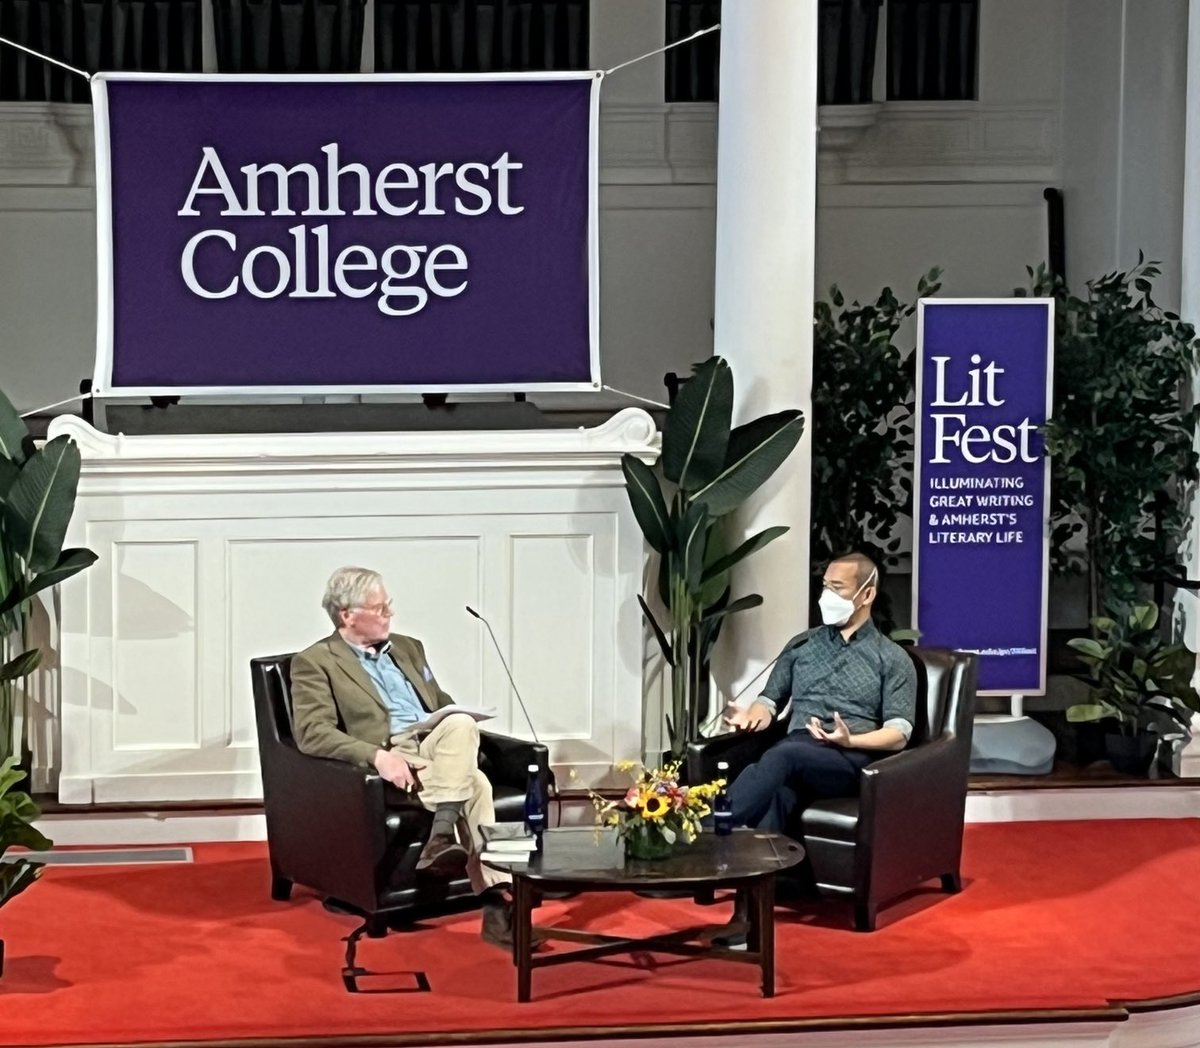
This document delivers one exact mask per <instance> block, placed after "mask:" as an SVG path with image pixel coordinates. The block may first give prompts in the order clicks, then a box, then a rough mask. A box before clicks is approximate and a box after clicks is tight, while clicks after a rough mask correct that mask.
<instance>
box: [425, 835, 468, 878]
mask: <svg viewBox="0 0 1200 1048" xmlns="http://www.w3.org/2000/svg"><path fill="white" fill-rule="evenodd" d="M466 870H467V849H466V848H464V847H463V846H462V845H461V844H459V843H458V838H457V837H455V836H454V834H452V833H435V834H434V835H433V836H432V837H430V838H429V840H428V841H426V842H425V847H424V848H422V849H421V856H420V858H418V859H417V872H418V873H420V874H424V875H425V876H427V877H436V878H438V879H440V880H447V881H448V880H453V879H454V878H455V877H461V876H462V875H463V874H464V873H466Z"/></svg>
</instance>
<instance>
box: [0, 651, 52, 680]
mask: <svg viewBox="0 0 1200 1048" xmlns="http://www.w3.org/2000/svg"><path fill="white" fill-rule="evenodd" d="M41 661H42V649H41V648H30V649H29V651H23V652H21V654H20V655H18V656H17V657H16V658H15V659H10V660H9V661H8V662H6V663H5V664H4V665H3V666H0V681H6V680H20V679H21V678H22V677H28V676H29V674H31V673H32V672H33V671H34V670H36V669H37V668H38V664H39V663H40V662H41Z"/></svg>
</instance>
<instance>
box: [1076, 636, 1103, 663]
mask: <svg viewBox="0 0 1200 1048" xmlns="http://www.w3.org/2000/svg"><path fill="white" fill-rule="evenodd" d="M1067 647H1068V648H1074V649H1075V650H1076V651H1077V652H1079V653H1080V654H1081V655H1086V656H1087V657H1088V658H1090V659H1103V658H1105V657H1106V655H1107V653H1108V649H1107V648H1106V647H1104V646H1103V645H1102V644H1101V643H1100V642H1099V641H1098V640H1093V639H1092V638H1091V637H1072V638H1071V639H1070V640H1069V641H1067Z"/></svg>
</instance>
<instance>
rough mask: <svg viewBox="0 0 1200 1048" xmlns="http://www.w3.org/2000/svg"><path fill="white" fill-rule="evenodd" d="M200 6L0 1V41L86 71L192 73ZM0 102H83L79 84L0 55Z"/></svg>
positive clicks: (165, 0) (20, 57)
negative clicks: (5, 39)
mask: <svg viewBox="0 0 1200 1048" xmlns="http://www.w3.org/2000/svg"><path fill="white" fill-rule="evenodd" d="M200 8H201V0H0V36H5V37H8V38H9V39H11V40H18V41H20V42H21V43H23V44H26V45H27V46H29V47H31V48H33V49H34V50H37V51H41V52H43V53H44V54H48V55H51V56H53V57H54V58H58V59H60V60H61V61H63V62H66V63H68V64H69V65H73V66H76V67H77V68H80V69H85V70H89V71H92V70H97V69H109V70H140V71H147V72H198V71H199V70H200V64H201V50H200V18H201V16H200ZM0 99H2V100H5V101H20V102H28V101H49V102H86V101H88V99H89V94H88V87H87V83H86V82H85V81H84V80H83V78H82V77H78V76H76V75H75V74H73V73H68V72H66V71H65V70H63V69H59V68H58V67H56V66H52V65H50V64H49V63H48V62H43V61H41V60H40V59H37V58H34V57H33V56H31V55H26V54H23V53H22V52H19V51H16V50H14V49H12V48H0Z"/></svg>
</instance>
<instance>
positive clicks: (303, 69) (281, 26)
mask: <svg viewBox="0 0 1200 1048" xmlns="http://www.w3.org/2000/svg"><path fill="white" fill-rule="evenodd" d="M365 6H366V0H213V30H214V35H215V38H216V45H217V69H218V70H219V71H220V72H222V73H354V72H358V71H359V69H361V67H362V41H363V17H364V15H363V10H364V7H365Z"/></svg>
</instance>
